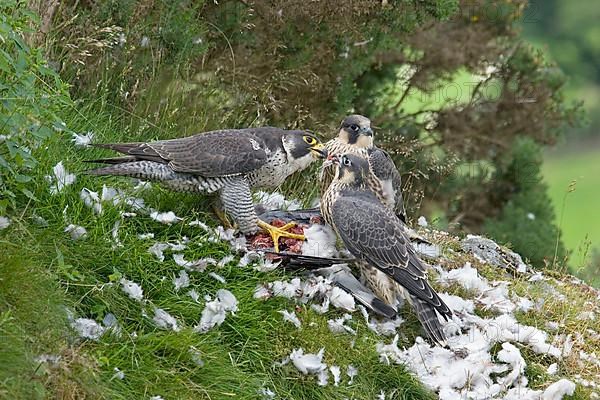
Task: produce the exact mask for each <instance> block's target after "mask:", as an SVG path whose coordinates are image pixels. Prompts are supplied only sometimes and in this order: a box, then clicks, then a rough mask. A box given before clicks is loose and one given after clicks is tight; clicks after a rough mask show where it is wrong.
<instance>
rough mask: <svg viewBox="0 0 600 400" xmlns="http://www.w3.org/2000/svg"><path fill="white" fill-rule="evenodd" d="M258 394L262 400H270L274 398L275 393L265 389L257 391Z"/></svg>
mask: <svg viewBox="0 0 600 400" xmlns="http://www.w3.org/2000/svg"><path fill="white" fill-rule="evenodd" d="M258 394H260V395H261V396H262V398H263V399H264V400H272V399H274V398H275V392H273V391H272V390H271V389H269V388H265V387H262V388H260V389H258Z"/></svg>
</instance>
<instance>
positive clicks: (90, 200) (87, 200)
mask: <svg viewBox="0 0 600 400" xmlns="http://www.w3.org/2000/svg"><path fill="white" fill-rule="evenodd" d="M79 197H80V198H81V200H82V201H83V204H85V205H86V206H88V207H89V208H91V209H92V210H94V213H96V214H102V204H101V203H100V196H99V195H98V192H93V191H91V190H90V189H88V188H83V189H81V192H80V193H79Z"/></svg>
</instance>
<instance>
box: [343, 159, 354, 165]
mask: <svg viewBox="0 0 600 400" xmlns="http://www.w3.org/2000/svg"><path fill="white" fill-rule="evenodd" d="M342 162H343V163H344V165H352V161H350V160H349V159H348V158H347V157H344V159H343V160H342Z"/></svg>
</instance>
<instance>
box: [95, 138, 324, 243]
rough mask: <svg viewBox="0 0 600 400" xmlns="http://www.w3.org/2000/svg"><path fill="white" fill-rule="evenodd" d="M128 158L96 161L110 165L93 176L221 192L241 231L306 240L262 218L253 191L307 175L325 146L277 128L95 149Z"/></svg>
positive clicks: (172, 187) (228, 211) (317, 141)
mask: <svg viewBox="0 0 600 400" xmlns="http://www.w3.org/2000/svg"><path fill="white" fill-rule="evenodd" d="M94 146H96V147H101V148H107V149H111V150H115V151H118V152H120V153H123V154H126V156H124V157H118V158H106V159H99V160H91V161H90V162H98V163H104V164H110V165H109V166H107V167H102V168H97V169H94V170H91V171H88V173H89V174H92V175H121V176H129V177H134V178H139V179H142V180H150V181H158V182H160V183H161V184H162V185H163V186H165V187H166V188H168V189H171V190H175V191H181V192H192V193H213V192H219V194H220V200H221V204H222V207H223V209H224V210H225V212H227V213H228V214H229V215H231V216H232V217H233V219H234V221H235V222H236V223H237V225H238V227H239V229H240V231H241V232H242V233H244V234H251V233H254V232H256V231H257V230H258V228H259V227H261V228H263V229H265V230H267V231H268V232H269V233H270V234H271V236H272V237H273V242H274V245H275V249H276V250H278V238H279V237H292V238H296V239H304V237H303V236H302V235H295V234H292V233H289V232H286V230H287V229H289V228H290V227H291V226H293V225H294V224H293V223H290V224H287V225H286V226H284V227H281V228H277V227H274V226H272V225H269V224H267V223H266V222H264V221H261V220H260V219H258V217H257V216H256V213H255V210H254V204H253V202H252V197H251V189H252V188H272V187H276V186H278V185H280V184H281V183H283V181H284V180H285V179H286V178H287V177H288V176H289V175H291V174H293V173H294V172H296V171H300V170H303V169H304V168H306V167H308V165H309V164H310V163H311V162H312V161H313V160H314V159H315V158H316V157H324V156H325V152H324V151H323V150H322V149H323V144H322V143H321V141H320V140H319V139H318V138H317V137H316V136H315V135H313V134H312V133H309V132H306V131H297V130H283V129H279V128H273V127H262V128H246V129H228V130H218V131H212V132H206V133H201V134H197V135H194V136H189V137H185V138H178V139H171V140H160V141H156V142H150V143H114V144H95V145H94Z"/></svg>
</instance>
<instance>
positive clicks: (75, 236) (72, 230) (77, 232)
mask: <svg viewBox="0 0 600 400" xmlns="http://www.w3.org/2000/svg"><path fill="white" fill-rule="evenodd" d="M65 232H69V234H70V235H71V239H72V240H79V239H84V238H85V237H86V236H87V230H86V229H85V228H84V227H83V226H79V225H74V224H69V225H68V226H67V227H66V228H65Z"/></svg>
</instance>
